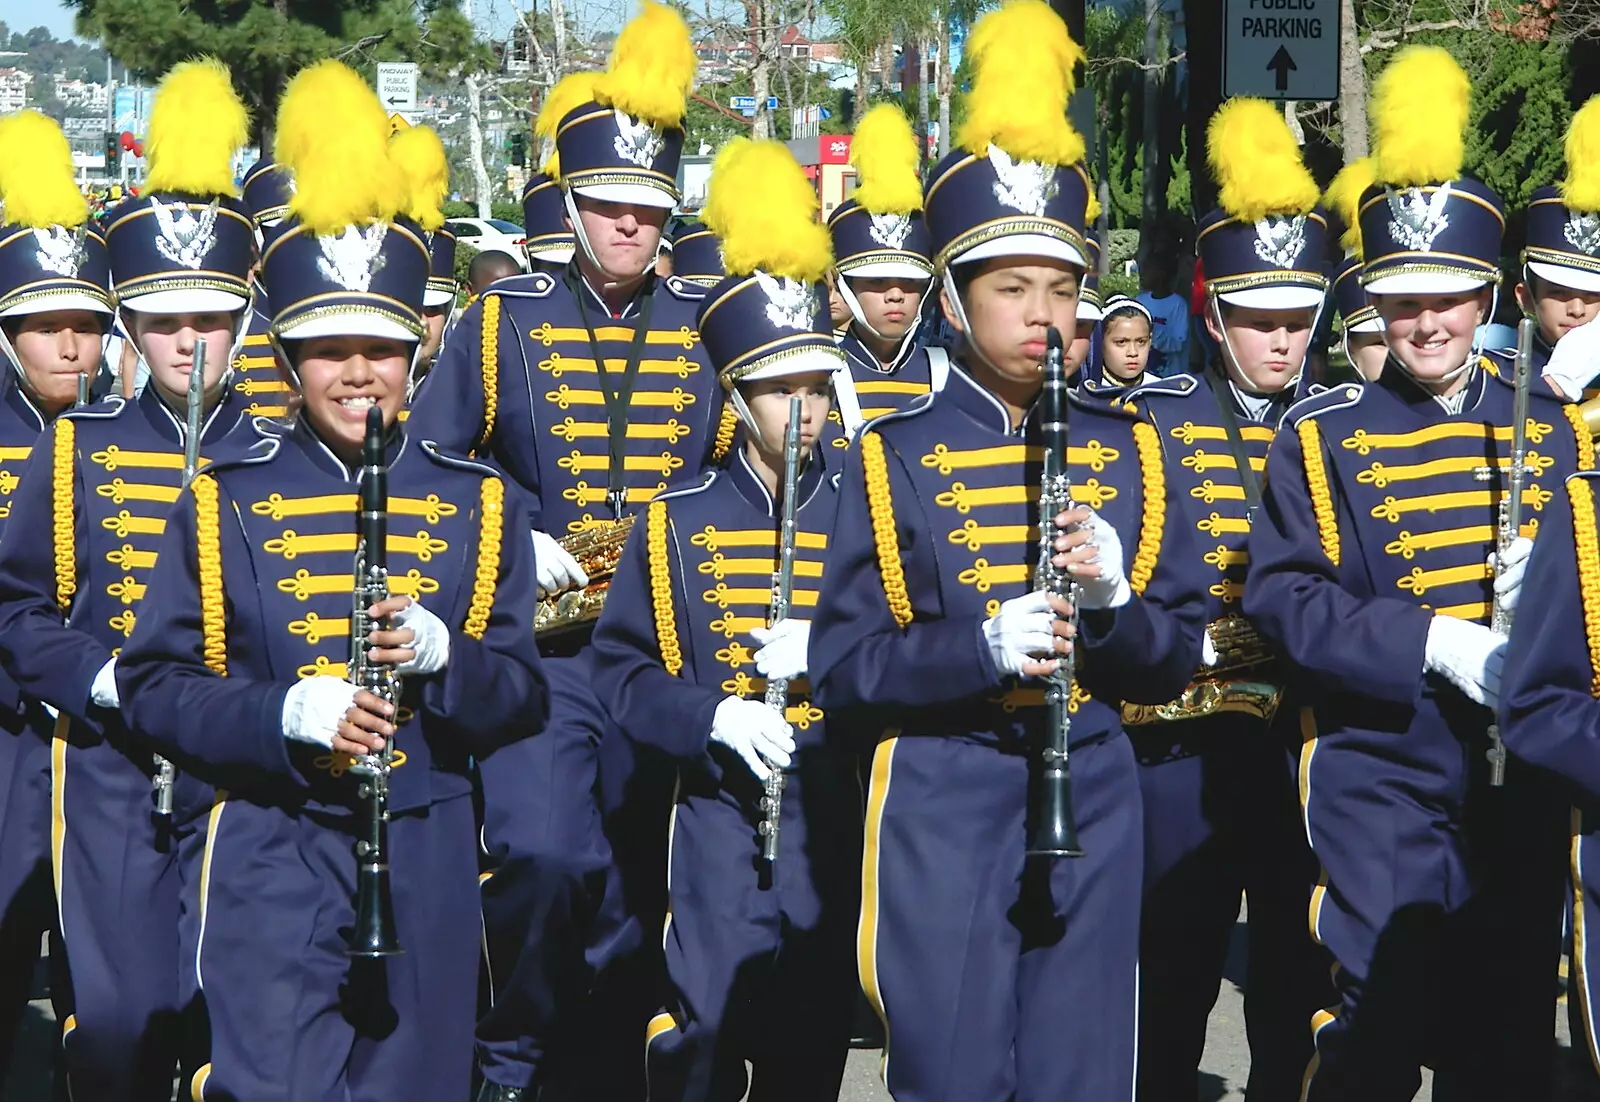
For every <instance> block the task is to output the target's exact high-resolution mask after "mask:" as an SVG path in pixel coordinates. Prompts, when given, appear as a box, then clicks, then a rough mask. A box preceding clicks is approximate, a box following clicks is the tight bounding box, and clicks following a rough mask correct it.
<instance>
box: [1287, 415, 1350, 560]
mask: <svg viewBox="0 0 1600 1102" xmlns="http://www.w3.org/2000/svg"><path fill="white" fill-rule="evenodd" d="M1295 432H1296V433H1297V434H1298V435H1299V437H1300V451H1301V453H1302V457H1301V458H1302V462H1304V464H1305V468H1306V488H1307V489H1308V490H1310V491H1311V511H1312V512H1313V513H1315V514H1316V518H1317V535H1318V536H1319V537H1321V539H1322V553H1323V554H1325V555H1327V556H1328V561H1329V562H1331V563H1332V564H1333V565H1334V566H1338V565H1339V518H1338V516H1337V515H1336V514H1335V513H1334V511H1333V492H1332V491H1331V490H1329V489H1328V468H1327V466H1326V465H1325V464H1324V463H1323V461H1322V433H1321V432H1320V431H1318V429H1317V423H1316V422H1315V421H1313V420H1311V419H1310V418H1307V419H1306V420H1304V421H1301V422H1300V424H1298V425H1296V426H1295Z"/></svg>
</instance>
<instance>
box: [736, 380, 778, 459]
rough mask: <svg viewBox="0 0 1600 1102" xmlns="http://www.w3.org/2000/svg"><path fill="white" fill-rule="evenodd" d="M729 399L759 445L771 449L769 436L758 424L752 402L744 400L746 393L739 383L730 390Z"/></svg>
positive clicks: (741, 422)
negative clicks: (741, 389)
mask: <svg viewBox="0 0 1600 1102" xmlns="http://www.w3.org/2000/svg"><path fill="white" fill-rule="evenodd" d="M728 401H729V402H731V403H733V412H734V415H735V416H737V417H738V418H739V422H740V424H742V425H744V430H745V431H746V432H748V433H749V434H750V435H751V436H752V437H754V438H755V442H756V443H757V444H758V445H760V446H761V447H762V448H764V449H765V450H767V451H771V450H772V445H771V444H770V443H768V441H767V438H766V437H765V436H763V435H762V433H761V428H760V426H759V425H757V424H756V415H755V414H754V413H752V412H751V411H750V403H749V402H746V401H745V400H744V394H743V392H742V391H740V390H739V384H737V383H735V384H734V385H733V387H732V388H731V389H730V390H729V391H728Z"/></svg>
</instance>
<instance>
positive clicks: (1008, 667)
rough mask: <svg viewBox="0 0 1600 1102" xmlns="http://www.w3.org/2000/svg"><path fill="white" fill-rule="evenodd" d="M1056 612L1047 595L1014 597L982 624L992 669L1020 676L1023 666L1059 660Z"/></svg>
mask: <svg viewBox="0 0 1600 1102" xmlns="http://www.w3.org/2000/svg"><path fill="white" fill-rule="evenodd" d="M1055 621H1056V614H1055V610H1054V609H1052V608H1051V607H1050V594H1048V593H1045V592H1043V591H1040V590H1035V591H1034V592H1032V593H1024V594H1023V595H1022V596H1021V597H1013V598H1011V600H1009V601H1006V602H1005V603H1004V604H1002V605H1001V606H1000V611H999V612H996V613H995V614H994V615H993V616H991V617H989V618H988V619H987V620H985V621H984V622H983V638H984V641H985V642H987V643H988V644H989V654H990V656H991V657H993V658H994V668H995V669H997V670H999V671H1000V672H1001V673H1002V674H1010V675H1012V676H1016V677H1020V676H1021V675H1022V667H1023V664H1024V663H1027V662H1034V661H1044V660H1047V659H1051V658H1057V657H1060V656H1059V655H1057V654H1056V651H1055V642H1056V637H1055V633H1054V631H1053V628H1054V625H1055Z"/></svg>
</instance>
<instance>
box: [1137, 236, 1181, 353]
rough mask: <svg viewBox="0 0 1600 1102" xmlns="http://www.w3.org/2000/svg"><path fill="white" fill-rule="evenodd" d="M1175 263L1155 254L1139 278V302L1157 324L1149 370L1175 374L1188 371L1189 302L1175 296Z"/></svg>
mask: <svg viewBox="0 0 1600 1102" xmlns="http://www.w3.org/2000/svg"><path fill="white" fill-rule="evenodd" d="M1174 274H1175V272H1174V264H1173V261H1172V259H1171V258H1170V257H1165V256H1156V255H1152V256H1151V257H1150V258H1149V260H1148V261H1147V262H1146V263H1145V265H1144V268H1143V270H1142V271H1141V272H1140V273H1139V275H1140V279H1139V282H1140V286H1141V287H1143V288H1144V289H1143V290H1142V291H1140V292H1139V302H1141V303H1142V304H1143V305H1144V307H1145V309H1147V310H1149V311H1150V316H1151V318H1152V319H1154V321H1155V327H1154V330H1153V331H1152V332H1151V335H1150V366H1149V370H1150V371H1152V372H1154V373H1155V374H1157V375H1162V376H1166V375H1176V374H1179V373H1180V372H1184V371H1188V370H1189V302H1188V299H1186V298H1185V297H1184V296H1182V295H1179V294H1175V293H1173V289H1172V283H1173V278H1174Z"/></svg>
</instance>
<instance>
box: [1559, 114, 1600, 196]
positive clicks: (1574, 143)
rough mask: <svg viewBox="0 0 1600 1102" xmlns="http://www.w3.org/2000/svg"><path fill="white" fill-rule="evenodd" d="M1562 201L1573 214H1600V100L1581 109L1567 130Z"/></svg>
mask: <svg viewBox="0 0 1600 1102" xmlns="http://www.w3.org/2000/svg"><path fill="white" fill-rule="evenodd" d="M1561 201H1562V202H1564V203H1566V205H1567V206H1568V207H1571V208H1572V209H1573V210H1577V211H1600V96H1593V97H1591V98H1590V100H1589V102H1588V103H1586V104H1584V105H1583V106H1582V107H1580V108H1578V113H1577V114H1576V115H1573V116H1572V122H1571V124H1570V125H1569V126H1568V127H1567V175H1566V176H1565V177H1564V178H1563V179H1562V181H1561Z"/></svg>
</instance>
